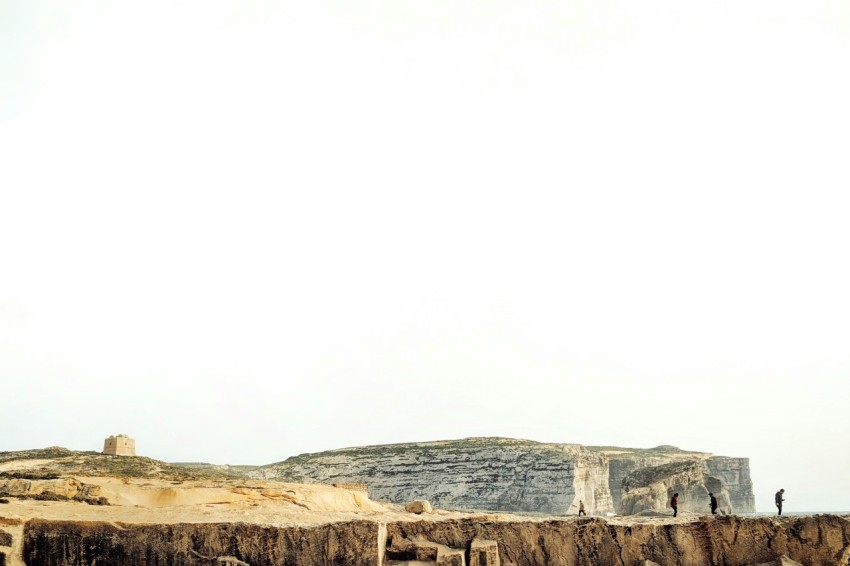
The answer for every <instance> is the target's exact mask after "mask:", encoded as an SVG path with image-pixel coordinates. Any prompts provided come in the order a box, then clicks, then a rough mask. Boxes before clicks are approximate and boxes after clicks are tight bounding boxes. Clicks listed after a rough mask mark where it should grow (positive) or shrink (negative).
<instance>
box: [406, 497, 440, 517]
mask: <svg viewBox="0 0 850 566" xmlns="http://www.w3.org/2000/svg"><path fill="white" fill-rule="evenodd" d="M404 510H405V511H407V512H408V513H416V514H417V515H419V514H422V513H432V512H433V509H432V508H431V504H430V503H428V502H427V501H425V500H423V499H417V500H415V501H410V502H408V503H406V504H405V505H404Z"/></svg>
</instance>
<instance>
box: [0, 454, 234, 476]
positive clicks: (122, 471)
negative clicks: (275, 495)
mask: <svg viewBox="0 0 850 566" xmlns="http://www.w3.org/2000/svg"><path fill="white" fill-rule="evenodd" d="M27 460H32V461H33V462H32V465H27ZM13 461H21V462H20V464H19V465H16V466H15V467H14V468H12V469H7V470H6V471H4V472H2V474H0V475H2V476H3V477H7V478H20V479H53V478H58V477H62V476H70V475H76V476H98V477H119V478H143V477H149V478H161V479H174V480H192V479H202V478H203V479H208V478H212V479H215V478H220V479H232V478H236V477H241V475H240V474H239V473H238V472H237V471H236V470H228V469H220V468H215V467H210V468H206V467H205V468H195V467H191V466H186V465H175V464H169V463H167V462H162V461H160V460H154V459H153V458H148V457H145V456H110V455H106V454H101V453H100V452H94V451H86V452H78V451H74V450H68V449H67V448H61V447H58V446H51V447H50V448H41V449H35V450H21V451H17V452H0V464H7V463H10V462H13Z"/></svg>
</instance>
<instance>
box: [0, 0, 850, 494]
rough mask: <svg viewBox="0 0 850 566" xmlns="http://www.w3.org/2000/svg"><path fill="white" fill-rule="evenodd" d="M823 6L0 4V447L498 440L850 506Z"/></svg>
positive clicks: (839, 188) (187, 452) (836, 39)
mask: <svg viewBox="0 0 850 566" xmlns="http://www.w3.org/2000/svg"><path fill="white" fill-rule="evenodd" d="M848 61H850V8H848V5H847V3H846V2H843V1H841V0H835V1H823V0H799V1H787V0H744V1H741V0H735V1H731V0H728V1H712V2H708V1H706V2H699V3H697V2H688V1H682V0H670V1H658V0H643V1H640V2H635V1H632V0H593V1H590V0H536V1H535V0H522V1H515V2H513V1H505V0H486V1H485V0H460V1H459V0H451V1H449V0H366V1H355V2H352V1H351V0H338V1H335V2H292V3H278V2H272V1H268V0H254V1H253V2H226V1H211V0H203V1H200V0H199V1H179V0H178V1H174V0H168V1H165V0H146V1H145V2H109V1H106V0H101V1H73V2H72V1H70V0H49V1H48V0H38V1H31V2H29V1H17V0H0V379H2V383H3V386H2V389H3V392H2V394H0V450H17V449H25V448H35V447H43V446H49V445H61V446H66V447H69V448H73V449H88V450H99V449H101V448H102V441H103V438H104V437H105V436H107V435H109V434H117V433H127V434H131V435H132V436H134V437H135V438H136V439H137V443H138V446H139V452H140V453H141V454H144V455H148V456H152V457H156V458H160V459H164V460H171V461H174V460H182V461H189V460H201V461H211V462H216V463H232V464H236V463H241V464H264V463H271V462H275V461H279V460H282V459H284V458H286V457H288V456H291V455H294V454H298V453H302V452H313V451H320V450H325V449H331V448H338V447H343V446H355V445H366V444H378V443H388V442H403V441H414V440H436V439H446V438H462V437H467V436H483V435H487V436H497V435H498V436H510V437H519V438H529V439H533V440H540V441H555V442H579V443H584V444H618V445H626V446H634V447H649V446H655V445H658V444H674V445H678V446H681V447H683V448H687V449H694V450H705V451H710V452H714V453H718V454H724V455H733V456H748V457H750V458H751V466H752V476H753V480H754V482H755V488H756V503H757V506H758V508H759V509H760V510H763V511H769V510H771V509H772V496H773V493H774V492H775V491H776V490H777V489H779V487H784V488H785V489H786V494H787V498H786V499H787V503H786V505H787V508H788V510H789V511H795V510H797V511H807V510H823V511H828V510H841V511H850V479H848V478H850V474H848V473H847V471H848V467H850V440H848V439H850V424H848V423H850V420H848V418H847V405H848V400H850V348H849V347H848V345H850V264H849V263H848V253H847V250H848V244H850V222H848V215H850V193H848V189H850V160H848V156H850V102H848V101H850V73H848Z"/></svg>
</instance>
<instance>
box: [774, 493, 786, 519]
mask: <svg viewBox="0 0 850 566" xmlns="http://www.w3.org/2000/svg"><path fill="white" fill-rule="evenodd" d="M784 495H785V488H784V487H783V488H782V489H780V490H779V491H777V492H776V508H777V509H779V514H780V515H782V502H783V501H785V497H783V496H784Z"/></svg>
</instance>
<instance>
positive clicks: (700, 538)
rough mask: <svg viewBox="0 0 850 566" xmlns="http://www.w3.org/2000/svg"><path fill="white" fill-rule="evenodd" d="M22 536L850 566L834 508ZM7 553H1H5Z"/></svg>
mask: <svg viewBox="0 0 850 566" xmlns="http://www.w3.org/2000/svg"><path fill="white" fill-rule="evenodd" d="M0 525H1V524H0ZM21 536H22V539H23V540H22V545H21V554H20V558H22V559H23V562H24V563H25V564H27V565H30V566H72V565H81V566H82V565H91V564H97V565H98V566H110V565H115V566H119V565H121V566H142V565H146V566H156V565H162V566H164V565H173V566H189V565H191V566H194V565H200V564H225V563H228V562H222V560H221V559H220V558H223V557H227V560H232V561H236V560H238V561H242V562H244V563H246V564H249V565H251V566H272V565H286V566H328V565H337V566H367V565H368V566H379V565H385V566H388V565H390V564H407V563H410V564H437V563H438V562H437V558H436V556H430V555H429V556H425V555H424V554H428V553H427V552H425V553H424V554H423V552H422V551H420V550H417V549H421V548H426V547H428V546H431V547H434V548H440V549H444V550H443V551H441V552H442V554H443V555H445V556H449V555H451V556H453V562H452V563H455V562H458V563H464V564H471V563H472V562H475V563H476V564H481V562H480V561H479V559H478V558H477V557H478V556H479V553H477V552H476V553H475V559H474V560H472V561H471V560H470V549H471V548H473V547H474V546H475V545H476V544H478V545H479V547H481V548H482V549H483V548H484V547H482V546H481V545H482V544H484V543H482V542H478V543H474V541H485V542H486V544H487V545H489V548H491V550H492V552H491V553H490V556H491V558H490V559H489V560H488V562H487V564H488V566H490V565H489V563H490V562H493V563H496V562H499V563H501V565H505V566H512V565H514V566H573V565H576V566H637V565H644V564H646V563H647V561H651V562H654V563H656V564H658V565H660V566H745V565H753V564H763V563H770V562H775V561H776V560H778V559H780V558H781V557H782V556H783V555H785V556H787V557H789V558H791V559H793V560H795V561H797V562H799V563H801V564H803V565H805V566H826V565H829V566H847V565H848V563H850V517H847V516H836V515H814V516H802V517H782V518H774V517H737V516H726V517H710V516H708V517H700V518H697V519H685V520H681V519H680V520H671V519H644V520H636V521H626V520H603V519H596V518H588V519H576V518H570V519H566V520H534V519H530V520H517V519H516V518H511V519H509V520H503V519H502V518H499V517H498V516H492V515H487V516H470V517H469V518H462V519H458V518H451V519H446V518H434V519H429V520H418V521H407V522H406V521H393V522H388V523H385V522H381V521H375V520H353V521H342V522H334V523H329V524H324V525H315V526H307V527H299V526H289V527H287V526H269V525H259V524H249V523H206V524H185V523H181V524H161V525H155V524H128V523H108V522H93V521H91V522H85V521H57V520H45V519H31V520H29V521H26V523H25V524H24V525H23V531H22V533H21ZM494 543H495V544H496V545H497V547H498V561H496V560H495V559H494V557H495V550H494V549H492V545H493V544H494ZM476 548H478V547H476ZM7 552H8V548H6V549H3V548H0V553H3V554H6V553H7ZM405 554H407V555H405ZM431 554H435V553H433V552H432V553H431ZM481 556H482V557H483V556H484V554H481ZM13 558H14V557H13ZM20 558H17V560H20ZM461 558H463V560H461ZM423 559H424V562H423V561H422V560H423ZM482 559H483V558H482ZM0 560H5V558H0ZM6 563H8V564H12V563H16V562H11V561H8V560H7V562H6ZM229 563H231V564H235V563H238V562H229ZM0 564H2V562H0Z"/></svg>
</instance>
